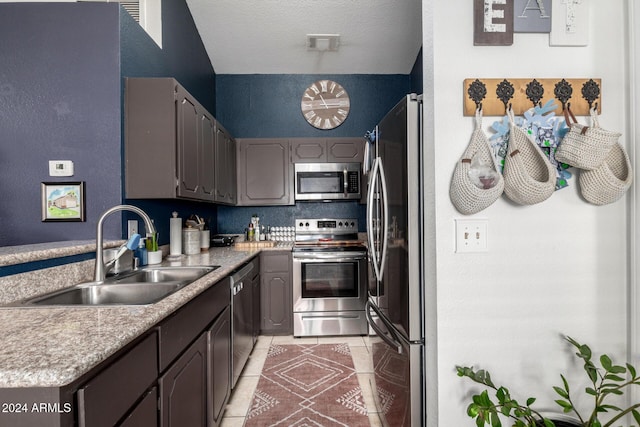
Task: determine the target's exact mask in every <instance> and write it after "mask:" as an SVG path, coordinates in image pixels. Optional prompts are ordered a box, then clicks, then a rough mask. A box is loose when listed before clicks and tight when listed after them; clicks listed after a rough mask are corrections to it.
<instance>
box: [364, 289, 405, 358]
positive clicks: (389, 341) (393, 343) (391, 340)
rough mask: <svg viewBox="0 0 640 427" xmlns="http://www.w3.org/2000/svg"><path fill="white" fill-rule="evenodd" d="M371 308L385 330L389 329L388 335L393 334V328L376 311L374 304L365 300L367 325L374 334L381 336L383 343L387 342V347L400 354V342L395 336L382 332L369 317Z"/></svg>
mask: <svg viewBox="0 0 640 427" xmlns="http://www.w3.org/2000/svg"><path fill="white" fill-rule="evenodd" d="M371 310H373V311H375V312H376V314H377V315H378V318H379V319H380V321H381V322H382V323H384V325H385V326H386V327H387V330H388V331H389V335H394V333H393V328H392V327H390V326H389V325H388V324H387V322H386V321H385V319H384V317H382V315H381V314H380V312H379V311H378V309H377V308H376V306H375V305H373V304H371V303H370V302H369V301H367V302H366V304H365V311H364V313H365V316H366V317H367V322H369V326H371V328H372V329H373V330H374V331H375V333H376V335H378V336H379V337H380V338H382V340H383V341H384V342H385V343H387V345H388V346H389V347H392V348H394V349H395V351H396V352H397V353H398V354H402V344H400V343H399V342H398V340H397V337H395V336H393V337H391V336H389V335H387V334H385V333H384V332H382V330H381V329H380V327H379V326H378V325H376V322H374V320H373V319H372V318H371Z"/></svg>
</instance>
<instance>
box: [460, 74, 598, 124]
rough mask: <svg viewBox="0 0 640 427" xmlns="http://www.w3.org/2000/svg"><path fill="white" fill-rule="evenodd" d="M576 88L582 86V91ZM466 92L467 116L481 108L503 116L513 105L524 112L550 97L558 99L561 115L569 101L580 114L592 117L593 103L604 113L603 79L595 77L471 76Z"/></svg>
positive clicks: (465, 87)
mask: <svg viewBox="0 0 640 427" xmlns="http://www.w3.org/2000/svg"><path fill="white" fill-rule="evenodd" d="M573 88H581V91H580V93H577V91H574V90H573ZM463 93H464V94H465V96H464V97H463V98H464V99H463V109H464V115H465V116H474V115H475V112H476V109H478V108H481V109H482V114H483V115H484V116H503V115H504V114H505V111H506V109H507V108H508V107H509V106H511V108H512V109H513V112H514V114H516V115H522V114H524V112H525V111H527V110H528V109H530V108H531V106H532V103H533V105H534V106H535V105H540V104H545V103H547V102H548V101H549V100H550V99H555V100H556V101H557V104H558V107H557V108H556V110H555V113H556V114H558V115H559V114H562V109H563V108H564V107H565V106H566V105H567V103H569V102H570V103H571V111H572V112H573V113H574V114H575V115H576V116H588V115H589V110H590V109H591V108H592V107H593V106H595V108H596V110H597V112H598V114H600V112H601V107H602V99H601V98H602V81H601V79H592V78H589V79H585V78H581V79H580V78H557V79H553V78H551V79H547V78H544V79H542V78H508V79H507V78H500V79H497V78H486V79H484V78H469V79H465V80H464V92H463ZM491 94H495V96H493V95H491Z"/></svg>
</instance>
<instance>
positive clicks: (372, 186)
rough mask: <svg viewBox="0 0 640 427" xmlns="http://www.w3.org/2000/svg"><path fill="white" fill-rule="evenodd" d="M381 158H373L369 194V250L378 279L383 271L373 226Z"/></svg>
mask: <svg viewBox="0 0 640 427" xmlns="http://www.w3.org/2000/svg"><path fill="white" fill-rule="evenodd" d="M379 162H380V159H379V158H377V157H376V158H375V159H374V160H373V168H372V169H371V175H370V176H371V178H370V181H369V189H368V194H367V237H368V240H369V250H370V251H371V262H372V264H373V272H374V273H375V275H376V280H378V281H379V280H381V279H382V272H381V271H380V266H379V265H378V253H377V252H376V246H375V241H374V236H373V234H374V227H373V209H374V207H373V206H374V205H373V202H374V200H373V199H374V197H373V196H374V194H375V186H376V180H377V179H378V171H379V170H380V169H379Z"/></svg>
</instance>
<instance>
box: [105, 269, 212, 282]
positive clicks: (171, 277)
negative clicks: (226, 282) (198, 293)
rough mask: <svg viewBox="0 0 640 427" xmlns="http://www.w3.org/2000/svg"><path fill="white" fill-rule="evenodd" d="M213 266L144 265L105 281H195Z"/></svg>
mask: <svg viewBox="0 0 640 427" xmlns="http://www.w3.org/2000/svg"><path fill="white" fill-rule="evenodd" d="M216 268H218V266H213V267H143V268H141V269H138V270H134V271H133V272H132V273H128V274H124V275H122V276H119V277H113V278H107V280H105V283H166V282H184V281H187V282H193V281H194V280H197V279H199V278H200V277H202V276H204V275H205V274H207V273H209V272H210V271H213V270H215V269H216Z"/></svg>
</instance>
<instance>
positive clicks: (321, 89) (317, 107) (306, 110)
mask: <svg viewBox="0 0 640 427" xmlns="http://www.w3.org/2000/svg"><path fill="white" fill-rule="evenodd" d="M300 108H301V110H302V115H303V116H304V118H305V119H306V120H307V122H309V124H310V125H311V126H313V127H315V128H318V129H334V128H337V127H338V126H340V125H341V124H342V123H343V122H344V121H345V119H346V118H347V116H348V115H349V108H350V102H349V95H348V94H347V91H346V90H344V88H343V87H342V86H341V85H340V84H338V83H336V82H334V81H332V80H318V81H317V82H315V83H313V84H312V85H311V86H309V87H308V88H307V89H306V90H305V91H304V95H302V101H301V102H300Z"/></svg>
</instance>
